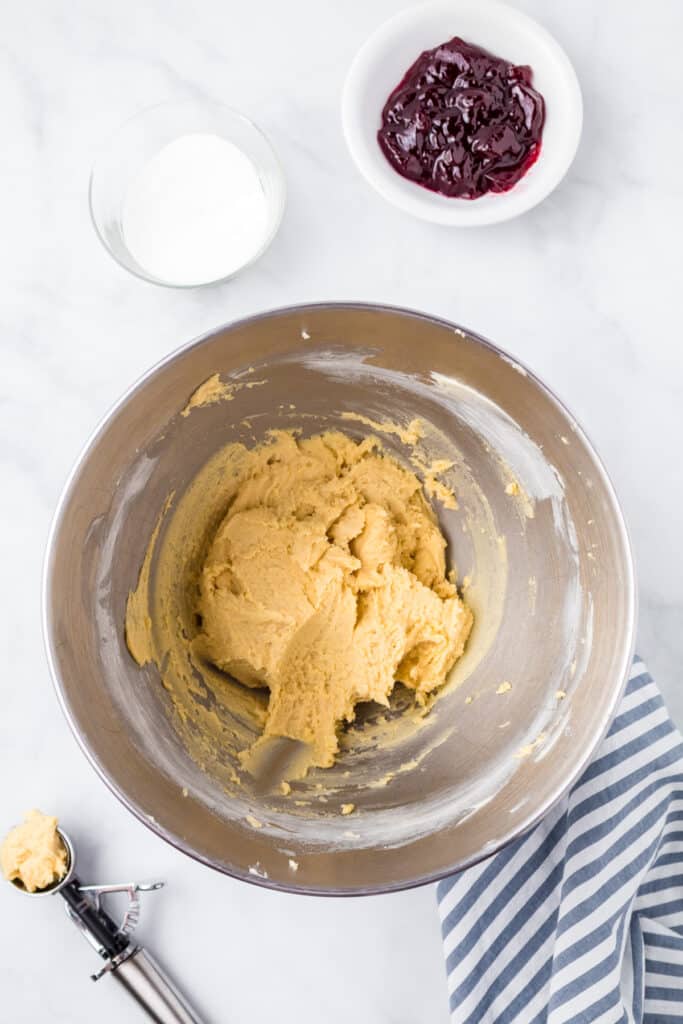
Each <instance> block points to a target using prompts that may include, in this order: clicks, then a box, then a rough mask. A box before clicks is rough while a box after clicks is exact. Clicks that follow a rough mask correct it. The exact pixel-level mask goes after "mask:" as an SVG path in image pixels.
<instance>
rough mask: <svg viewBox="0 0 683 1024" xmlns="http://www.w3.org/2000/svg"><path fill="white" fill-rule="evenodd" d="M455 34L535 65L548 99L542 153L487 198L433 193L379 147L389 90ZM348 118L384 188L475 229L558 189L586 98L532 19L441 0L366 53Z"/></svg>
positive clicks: (381, 35)
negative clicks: (516, 178) (399, 169)
mask: <svg viewBox="0 0 683 1024" xmlns="http://www.w3.org/2000/svg"><path fill="white" fill-rule="evenodd" d="M453 36H461V37H462V38H463V39H465V40H466V41H467V42H469V43H473V44H475V45H476V46H481V47H483V48H484V49H485V50H489V51H490V52H491V53H493V54H495V55H496V56H498V57H502V58H503V59H505V60H510V61H512V62H513V63H515V64H530V65H531V67H532V69H533V73H534V76H533V85H534V88H535V89H537V90H538V91H539V92H540V93H541V94H542V95H543V97H544V99H545V102H546V123H545V127H544V129H543V138H542V141H541V153H540V156H539V158H538V160H537V161H536V163H535V164H533V165H532V167H531V168H530V169H529V171H528V172H527V173H526V174H525V176H524V177H523V178H522V179H521V180H520V181H519V182H518V183H517V184H516V185H515V186H514V187H513V188H512V189H511V190H510V191H509V192H501V193H497V194H494V193H489V194H488V195H485V196H481V197H480V198H478V199H456V198H452V197H448V196H442V195H439V194H438V193H436V192H430V191H429V190H428V189H425V188H422V187H421V186H420V185H417V184H416V183H415V182H412V181H408V180H407V179H405V178H402V177H401V176H400V175H399V174H398V173H397V172H396V171H395V170H394V169H393V167H392V166H391V165H390V163H389V162H388V160H387V159H386V157H385V156H384V154H383V153H382V151H381V150H380V148H379V144H378V142H377V131H378V129H379V127H380V124H381V115H382V109H383V107H384V104H385V103H386V100H387V98H388V97H389V94H390V93H391V92H392V91H393V90H394V88H395V87H396V86H397V85H398V83H399V82H400V81H401V79H402V78H403V76H404V75H405V73H406V71H407V70H408V68H409V67H410V66H411V65H412V64H413V63H414V61H415V60H416V59H417V58H418V56H419V55H420V53H422V52H423V51H424V50H429V49H432V48H433V47H435V46H438V45H439V44H440V43H443V42H446V41H447V40H448V39H451V38H452V37H453ZM342 122H343V127H344V134H345V136H346V141H347V143H348V146H349V149H350V151H351V155H352V157H353V159H354V160H355V162H356V164H357V166H358V169H359V170H360V171H361V173H362V174H363V176H364V177H365V178H366V179H367V181H368V182H369V183H370V184H371V185H372V186H373V188H375V189H376V190H377V191H378V192H379V193H380V195H382V196H383V197H384V198H385V199H388V200H389V202H391V203H393V204H394V205H395V206H398V207H400V208H401V209H402V210H405V211H406V213H410V214H413V215H414V216H415V217H420V218H422V219H423V220H428V221H433V222H435V223H438V224H452V225H456V226H458V227H467V226H474V225H480V224H495V223H497V222H499V221H504V220H510V219H511V218H512V217H516V216H518V214H520V213H524V212H525V211H526V210H530V209H531V207H532V206H536V204H537V203H540V202H541V200H542V199H545V197H546V196H547V195H549V193H550V192H552V191H553V189H554V188H556V186H557V185H558V184H559V183H560V181H561V180H562V178H563V177H564V175H565V174H566V173H567V170H568V169H569V166H570V164H571V162H572V160H573V159H574V154H575V153H576V149H577V146H578V144H579V138H580V136H581V126H582V123H583V103H582V100H581V89H580V87H579V83H578V80H577V77H576V73H575V72H574V69H573V67H572V65H571V63H570V61H569V58H568V57H567V55H566V54H565V52H564V50H563V49H562V48H561V46H560V45H559V44H558V43H557V42H556V41H555V39H553V37H552V36H551V35H550V34H549V33H548V32H547V31H546V30H545V29H544V28H542V27H541V26H540V25H539V24H538V23H537V22H535V21H534V20H533V19H532V18H529V17H528V16H527V15H526V14H522V12H521V11H517V10H515V9H514V8H513V7H508V6H507V4H502V3H499V2H498V0H431V2H428V3H425V4H422V5H421V6H419V7H412V8H410V9H409V10H407V11H402V12H401V13H400V14H397V15H396V16H395V17H393V18H391V19H390V20H389V21H387V22H385V24H384V25H382V26H381V27H380V28H378V29H377V31H376V32H375V33H374V34H373V35H372V36H370V38H369V39H368V41H367V42H366V43H365V45H364V46H363V47H362V48H361V50H360V51H359V52H358V54H357V55H356V58H355V60H354V61H353V64H352V65H351V68H350V70H349V73H348V75H347V78H346V83H345V85H344V93H343V98H342Z"/></svg>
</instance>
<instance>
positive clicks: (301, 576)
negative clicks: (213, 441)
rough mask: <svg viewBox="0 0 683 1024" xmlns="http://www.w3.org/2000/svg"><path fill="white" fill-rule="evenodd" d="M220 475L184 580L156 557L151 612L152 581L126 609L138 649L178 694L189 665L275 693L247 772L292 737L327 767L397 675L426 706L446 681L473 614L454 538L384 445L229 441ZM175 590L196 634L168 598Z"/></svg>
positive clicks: (337, 437)
mask: <svg viewBox="0 0 683 1024" xmlns="http://www.w3.org/2000/svg"><path fill="white" fill-rule="evenodd" d="M221 466H222V467H223V469H222V471H221V472H219V473H217V474H216V476H215V482H216V485H217V486H218V487H219V488H221V493H220V495H217V494H216V493H215V492H214V491H213V489H212V488H211V489H209V491H208V492H205V493H204V500H205V501H206V502H208V503H209V505H211V507H212V509H213V512H212V514H211V515H210V516H209V519H208V522H205V525H204V528H203V535H202V536H200V537H194V538H192V537H189V536H188V524H190V523H191V519H190V518H188V517H186V526H185V529H184V530H183V531H181V532H180V534H179V536H177V537H176V539H175V544H176V546H177V544H178V543H185V544H186V545H187V548H188V557H187V558H186V559H185V560H183V559H182V557H181V559H180V560H178V558H177V555H178V552H177V551H176V552H175V554H174V552H173V551H172V550H171V558H170V564H173V565H174V566H175V570H174V571H175V572H177V571H179V569H178V567H179V566H181V565H182V568H181V569H180V571H181V572H183V573H184V574H185V577H186V578H185V579H184V580H182V581H178V580H177V579H174V578H172V575H171V574H170V573H169V572H168V571H167V570H166V569H165V568H164V566H163V564H161V563H162V562H163V558H160V566H159V569H158V572H157V591H158V600H157V601H156V603H155V602H152V605H151V608H150V607H149V602H148V599H147V596H146V594H141V592H140V587H141V585H142V586H143V587H144V589H145V590H146V589H147V587H148V585H149V573H148V572H147V573H145V572H144V571H143V573H142V574H141V580H140V583H139V585H138V589H137V591H134V592H133V593H132V594H131V596H130V598H129V601H128V608H127V615H126V636H127V643H128V647H129V650H130V651H131V653H132V654H133V656H134V657H136V659H137V660H140V659H139V657H138V654H139V652H140V651H142V652H145V660H153V661H154V662H155V663H156V664H157V666H158V668H159V671H160V673H161V675H162V678H163V679H164V683H165V685H166V686H167V688H168V689H169V691H170V692H171V693H172V694H173V690H174V687H175V686H176V684H177V680H178V678H179V675H182V673H180V674H179V672H178V665H179V662H180V661H182V660H183V658H185V659H186V661H187V662H188V663H189V664H190V665H192V666H194V668H195V669H196V668H197V667H201V666H205V665H209V666H212V667H213V668H214V669H218V670H220V671H221V672H222V673H226V674H227V676H230V677H232V679H236V680H238V681H239V682H240V683H241V684H243V686H244V687H247V688H250V689H255V690H263V689H267V690H268V691H269V696H268V701H267V707H266V708H265V715H264V718H263V721H262V728H261V731H262V735H261V737H260V738H258V739H257V741H256V743H255V744H252V746H251V751H245V752H244V754H245V755H246V756H243V758H242V760H243V763H246V764H247V765H248V764H249V757H250V755H251V754H253V753H254V751H255V749H256V748H258V746H259V745H260V744H263V743H264V742H265V741H267V740H268V739H269V738H273V737H287V738H289V739H292V740H297V741H300V742H302V743H303V744H305V745H306V750H307V757H306V763H305V765H303V770H304V771H305V770H306V768H307V767H309V766H311V765H315V766H318V767H329V766H331V765H332V764H333V763H334V759H335V756H336V754H337V752H338V749H339V744H338V734H339V730H340V728H341V726H342V724H343V723H344V722H352V721H353V719H354V717H355V713H356V706H357V705H358V704H359V703H361V702H368V701H375V702H377V703H379V704H383V705H387V704H388V700H389V695H390V694H391V692H392V690H393V688H394V685H395V683H396V682H397V681H399V682H401V683H403V684H404V685H405V686H406V687H409V688H410V689H412V690H413V691H414V693H415V697H416V700H417V702H418V703H421V704H423V703H425V701H426V699H427V697H428V696H429V695H430V694H432V693H433V692H435V691H436V690H437V689H438V688H439V687H441V686H442V685H443V684H444V682H445V681H446V677H447V675H448V673H449V671H450V669H451V668H452V666H453V665H454V664H455V662H456V661H457V659H458V658H459V657H460V655H461V654H462V652H463V649H464V646H465V643H466V640H467V637H468V635H469V632H470V629H471V626H472V613H471V611H470V610H469V608H468V607H467V606H466V605H465V604H464V603H463V601H462V600H461V598H460V597H459V595H458V592H457V589H456V586H455V584H454V582H452V581H451V580H449V579H448V578H447V575H446V561H445V548H446V541H445V539H444V537H443V534H442V532H441V530H440V528H439V524H438V522H437V519H436V516H435V515H434V512H433V511H432V509H431V507H430V505H429V503H428V501H427V499H426V497H425V494H424V492H423V487H422V485H421V483H420V481H419V479H418V477H417V476H416V475H415V474H414V473H413V472H412V471H411V470H409V469H407V468H405V467H404V466H402V465H400V464H399V463H398V462H397V461H396V460H395V459H393V458H391V457H390V456H388V455H386V454H384V453H383V452H382V448H381V443H380V442H379V441H378V440H377V438H375V437H368V438H365V439H364V440H362V441H356V440H354V439H353V438H350V437H348V436H346V435H345V434H343V433H341V432H327V433H324V434H318V435H316V436H313V437H310V438H307V439H300V438H297V436H296V435H295V433H294V432H292V431H275V432H273V433H272V434H271V436H270V440H269V441H268V442H267V443H266V444H262V445H259V446H257V447H255V448H252V449H247V448H245V447H244V446H243V445H241V444H234V445H230V446H228V448H227V449H226V450H225V451H224V453H223V454H222V456H221ZM205 483H206V481H205ZM193 500H194V501H195V502H201V501H202V494H201V492H197V493H195V495H194V499H193ZM152 543H154V538H153V541H152ZM172 547H173V541H171V548H172ZM166 548H167V551H168V549H169V542H168V538H167V541H166ZM148 554H149V552H148ZM143 577H144V578H143ZM164 580H165V582H164ZM179 583H180V585H181V586H180V589H181V591H182V593H183V594H184V598H183V600H184V602H185V606H186V611H189V613H190V614H189V615H185V623H186V625H185V626H184V628H179V620H178V617H177V615H176V614H175V605H174V602H173V600H168V599H167V596H165V595H164V588H165V587H171V588H172V587H174V586H175V587H177V586H178V584H179ZM143 608H144V609H145V613H144V614H141V610H142V609H143ZM148 608H149V611H147V609H148ZM188 622H189V623H191V624H192V625H191V628H190V629H189V630H188V627H187V623H188ZM141 631H142V632H143V635H144V638H142V637H141V636H140V632H141ZM148 652H153V653H152V657H151V658H150V657H148ZM185 680H186V685H187V686H188V687H190V686H192V685H193V684H192V683H191V682H189V676H188V674H187V673H185ZM194 689H195V692H196V683H195V684H194ZM301 768H302V765H301V763H299V766H298V770H299V771H300V770H301Z"/></svg>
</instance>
